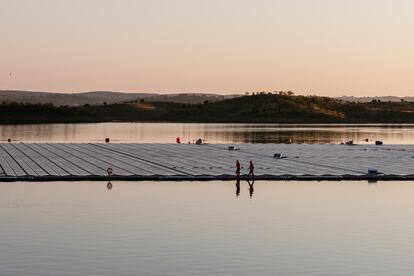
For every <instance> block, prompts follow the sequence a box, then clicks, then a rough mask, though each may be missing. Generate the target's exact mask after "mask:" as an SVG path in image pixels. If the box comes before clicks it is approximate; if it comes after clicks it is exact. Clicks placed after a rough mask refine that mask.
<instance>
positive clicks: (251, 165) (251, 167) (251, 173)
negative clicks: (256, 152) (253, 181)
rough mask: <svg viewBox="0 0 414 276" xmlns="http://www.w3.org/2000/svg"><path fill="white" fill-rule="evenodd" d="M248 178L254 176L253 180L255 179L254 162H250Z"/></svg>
mask: <svg viewBox="0 0 414 276" xmlns="http://www.w3.org/2000/svg"><path fill="white" fill-rule="evenodd" d="M248 176H253V178H254V165H253V161H252V160H250V165H249V175H248Z"/></svg>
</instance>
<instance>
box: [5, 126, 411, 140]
mask: <svg viewBox="0 0 414 276" xmlns="http://www.w3.org/2000/svg"><path fill="white" fill-rule="evenodd" d="M106 137H109V138H110V140H111V142H139V143H175V142H176V139H177V137H179V138H180V141H181V142H182V143H187V142H188V141H193V140H194V139H195V138H202V139H203V140H205V141H207V142H208V143H290V142H292V143H309V144H313V143H340V142H343V141H345V140H353V141H355V142H356V143H373V142H374V141H376V140H380V141H384V143H388V144H414V124H388V125H381V124H371V125H357V124H342V125H330V124H317V125H297V124H295V125H281V124H196V123H192V124H182V123H93V124H32V125H1V126H0V140H2V141H7V139H9V138H10V139H12V140H13V141H17V142H18V141H21V142H96V143H103V142H104V139H105V138H106Z"/></svg>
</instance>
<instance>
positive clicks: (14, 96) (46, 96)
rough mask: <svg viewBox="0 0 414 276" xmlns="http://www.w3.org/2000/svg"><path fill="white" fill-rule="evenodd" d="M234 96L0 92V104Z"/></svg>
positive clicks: (195, 100) (200, 99)
mask: <svg viewBox="0 0 414 276" xmlns="http://www.w3.org/2000/svg"><path fill="white" fill-rule="evenodd" d="M231 97H234V96H222V95H217V94H195V93H193V94H171V95H163V94H154V93H121V92H108V91H94V92H85V93H73V94H70V93H46V92H32V91H13V90H12V91H10V90H0V103H1V102H7V103H12V102H16V103H25V104H28V103H30V104H48V103H51V104H53V105H56V106H60V105H68V106H78V105H84V104H89V105H101V104H103V103H106V104H113V103H125V102H130V101H136V100H141V99H144V100H146V101H157V102H175V103H203V102H205V101H210V102H214V101H219V100H223V99H226V98H231Z"/></svg>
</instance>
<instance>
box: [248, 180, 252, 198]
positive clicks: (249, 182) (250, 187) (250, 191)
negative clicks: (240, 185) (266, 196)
mask: <svg viewBox="0 0 414 276" xmlns="http://www.w3.org/2000/svg"><path fill="white" fill-rule="evenodd" d="M247 184H249V193H250V198H253V193H254V179H253V180H252V181H250V180H247Z"/></svg>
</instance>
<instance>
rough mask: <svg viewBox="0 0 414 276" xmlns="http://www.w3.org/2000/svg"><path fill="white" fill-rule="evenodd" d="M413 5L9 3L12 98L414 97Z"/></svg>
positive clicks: (4, 11)
mask: <svg viewBox="0 0 414 276" xmlns="http://www.w3.org/2000/svg"><path fill="white" fill-rule="evenodd" d="M413 14H414V1H412V0H283V1H282V0H208V1H206V0H145V1H144V0H70V1H69V0H0V89H3V90H6V89H15V90H31V91H50V92H82V91H94V90H105V91H123V92H157V93H180V92H212V93H222V94H233V93H244V92H255V91H280V90H291V91H294V92H296V93H297V94H316V95H327V96H339V95H353V96H381V95H399V96H414V74H413V73H414V35H413V30H414V16H413Z"/></svg>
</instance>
